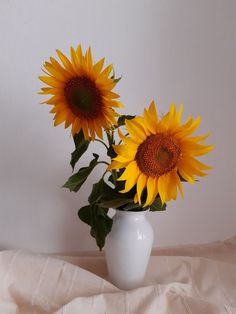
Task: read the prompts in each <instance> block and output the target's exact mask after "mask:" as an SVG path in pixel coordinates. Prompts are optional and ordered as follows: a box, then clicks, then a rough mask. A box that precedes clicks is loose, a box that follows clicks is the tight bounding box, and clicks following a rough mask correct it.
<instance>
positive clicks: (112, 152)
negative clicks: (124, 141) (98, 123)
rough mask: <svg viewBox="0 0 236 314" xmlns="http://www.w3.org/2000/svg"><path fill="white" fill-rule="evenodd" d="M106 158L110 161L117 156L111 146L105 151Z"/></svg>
mask: <svg viewBox="0 0 236 314" xmlns="http://www.w3.org/2000/svg"><path fill="white" fill-rule="evenodd" d="M107 156H109V157H110V158H111V159H113V158H115V157H116V156H117V153H116V152H115V151H114V148H113V147H112V145H110V146H109V148H108V150H107Z"/></svg>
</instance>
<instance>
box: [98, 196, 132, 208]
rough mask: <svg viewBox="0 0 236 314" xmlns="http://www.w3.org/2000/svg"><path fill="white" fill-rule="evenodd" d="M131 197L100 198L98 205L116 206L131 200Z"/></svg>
mask: <svg viewBox="0 0 236 314" xmlns="http://www.w3.org/2000/svg"><path fill="white" fill-rule="evenodd" d="M131 201H132V199H130V198H124V197H122V198H111V199H106V198H103V197H102V198H101V200H100V205H101V206H102V207H105V208H118V207H121V206H123V205H125V204H127V203H129V202H131Z"/></svg>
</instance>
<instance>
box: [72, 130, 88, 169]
mask: <svg viewBox="0 0 236 314" xmlns="http://www.w3.org/2000/svg"><path fill="white" fill-rule="evenodd" d="M74 143H75V150H74V151H73V153H72V154H71V161H70V164H71V167H72V169H73V170H74V167H75V165H76V163H77V162H78V161H79V159H80V157H81V156H82V155H83V154H84V153H85V152H86V150H87V149H88V146H89V144H90V141H86V140H85V139H84V134H83V131H82V130H81V131H80V132H79V133H78V134H75V135H74Z"/></svg>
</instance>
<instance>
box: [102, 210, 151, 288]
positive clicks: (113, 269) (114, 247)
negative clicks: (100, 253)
mask: <svg viewBox="0 0 236 314" xmlns="http://www.w3.org/2000/svg"><path fill="white" fill-rule="evenodd" d="M146 212H147V211H140V212H131V211H121V210H116V214H115V216H114V217H113V225H112V229H111V232H110V233H109V235H108V237H107V240H106V246H105V255H106V262H107V268H108V274H109V279H110V280H111V282H112V283H113V284H114V285H116V286H117V287H118V288H120V289H123V290H130V289H134V288H137V287H139V286H140V285H141V284H142V282H143V280H144V276H145V273H146V269H147V266H148V261H149V258H150V254H151V249H152V244H153V229H152V226H151V224H150V223H149V221H148V220H147V217H146Z"/></svg>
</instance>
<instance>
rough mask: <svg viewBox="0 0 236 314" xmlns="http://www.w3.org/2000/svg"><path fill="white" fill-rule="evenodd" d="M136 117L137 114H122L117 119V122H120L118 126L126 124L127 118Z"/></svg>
mask: <svg viewBox="0 0 236 314" xmlns="http://www.w3.org/2000/svg"><path fill="white" fill-rule="evenodd" d="M133 118H135V116H130V115H121V116H120V117H119V118H118V120H117V124H118V127H119V126H122V125H125V119H127V120H131V119H133Z"/></svg>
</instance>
